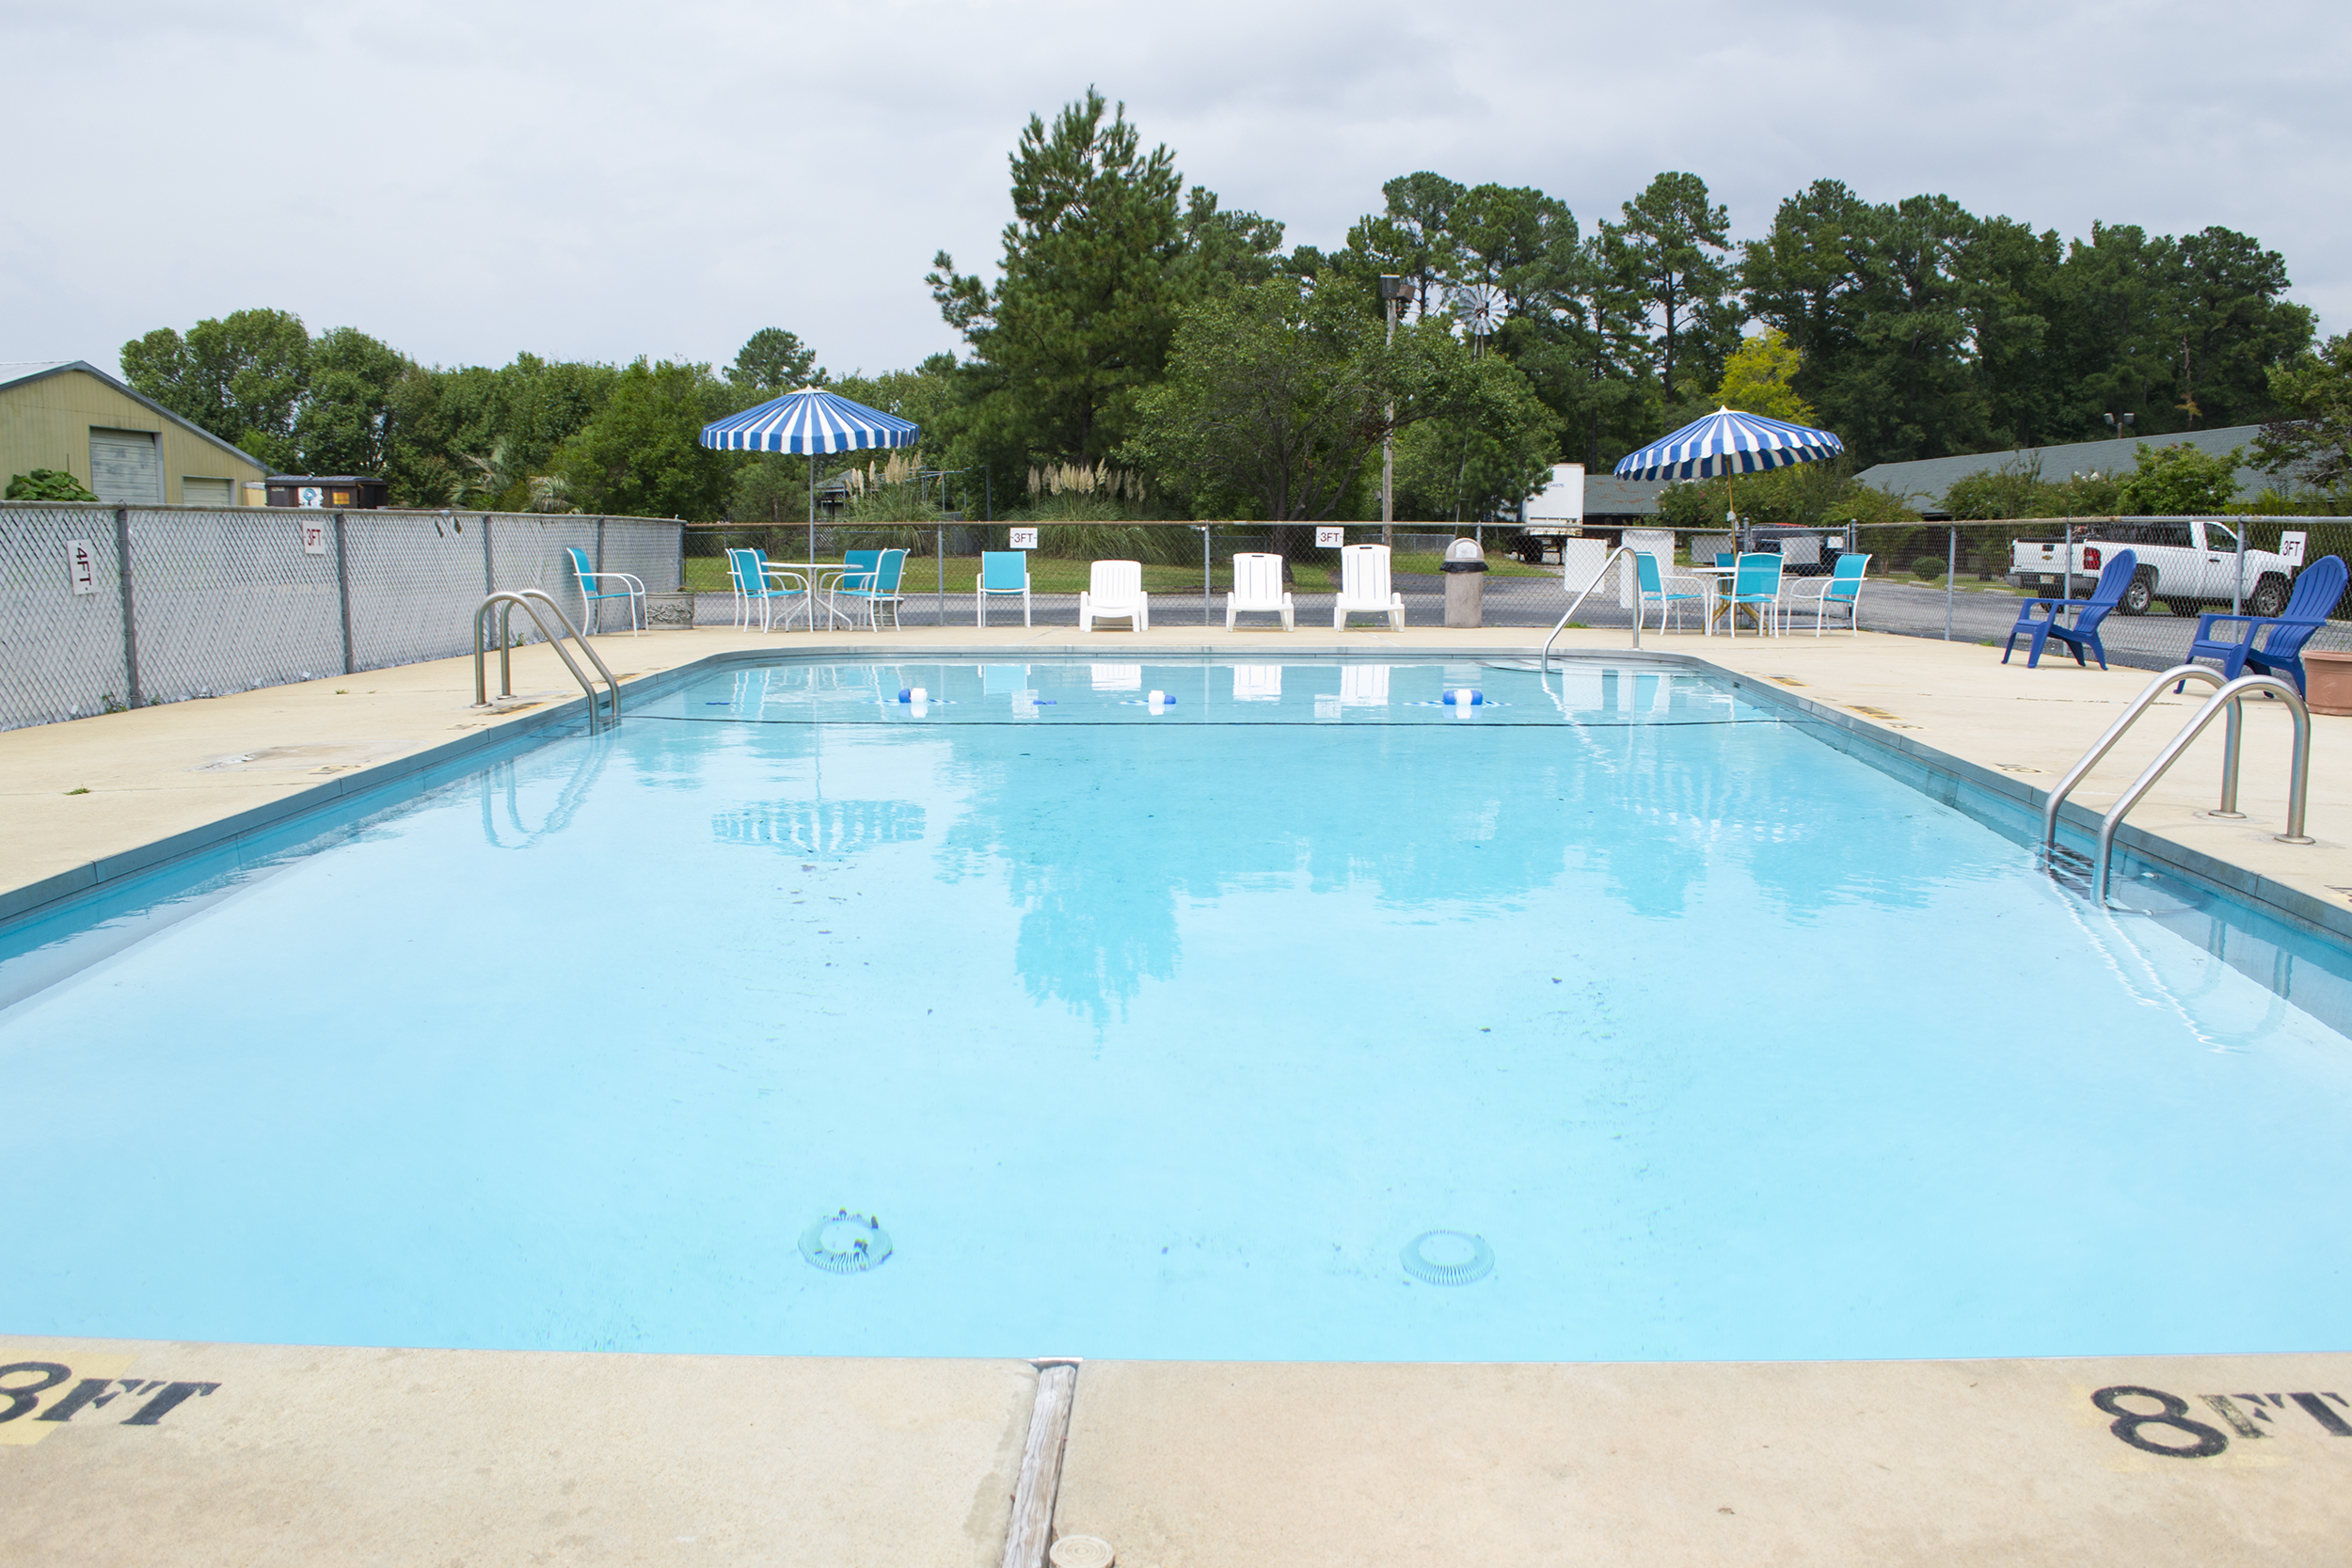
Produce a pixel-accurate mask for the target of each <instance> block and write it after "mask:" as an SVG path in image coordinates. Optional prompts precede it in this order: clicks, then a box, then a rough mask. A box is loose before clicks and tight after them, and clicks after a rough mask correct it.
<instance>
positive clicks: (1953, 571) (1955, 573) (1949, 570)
mask: <svg viewBox="0 0 2352 1568" xmlns="http://www.w3.org/2000/svg"><path fill="white" fill-rule="evenodd" d="M1947 534H1948V535H1949V537H1948V538H1947V541H1946V543H1945V546H1944V641H1947V642H1949V641H1951V640H1952V595H1953V594H1955V593H1957V592H1958V591H1959V589H1960V527H1959V525H1958V524H1954V525H1953V526H1952V527H1951V528H1950V529H1948V530H1947Z"/></svg>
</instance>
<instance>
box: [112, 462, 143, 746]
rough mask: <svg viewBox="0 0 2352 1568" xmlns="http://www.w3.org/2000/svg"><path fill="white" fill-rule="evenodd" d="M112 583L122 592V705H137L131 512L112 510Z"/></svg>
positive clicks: (136, 616)
mask: <svg viewBox="0 0 2352 1568" xmlns="http://www.w3.org/2000/svg"><path fill="white" fill-rule="evenodd" d="M115 581H116V582H117V583H118V584H119V586H120V588H121V590H122V702H123V705H124V706H125V707H137V706H139V705H140V703H139V619H138V608H137V605H136V603H135V600H134V599H133V597H132V594H131V509H130V508H129V507H127V506H118V507H116V508H115Z"/></svg>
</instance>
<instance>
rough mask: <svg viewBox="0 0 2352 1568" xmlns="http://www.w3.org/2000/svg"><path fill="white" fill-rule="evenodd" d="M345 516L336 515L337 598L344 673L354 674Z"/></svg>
mask: <svg viewBox="0 0 2352 1568" xmlns="http://www.w3.org/2000/svg"><path fill="white" fill-rule="evenodd" d="M343 526H344V525H343V515H342V513H340V512H338V513H336V514H335V598H336V600H337V602H338V603H340V604H341V605H342V616H343V673H344V674H346V675H348V674H350V673H352V663H351V555H350V552H349V551H348V550H346V549H345V548H344V547H343Z"/></svg>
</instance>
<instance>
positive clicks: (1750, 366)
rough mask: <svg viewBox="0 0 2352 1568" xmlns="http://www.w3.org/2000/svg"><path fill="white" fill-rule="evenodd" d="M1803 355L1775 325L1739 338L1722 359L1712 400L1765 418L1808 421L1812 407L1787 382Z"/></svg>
mask: <svg viewBox="0 0 2352 1568" xmlns="http://www.w3.org/2000/svg"><path fill="white" fill-rule="evenodd" d="M1803 363H1804V356H1802V355H1800V354H1798V352H1797V351H1796V349H1795V348H1794V347H1793V346H1791V345H1790V343H1789V341H1788V334H1787V333H1785V332H1783V331H1781V330H1780V328H1778V327H1776V326H1768V327H1766V328H1765V329H1764V330H1763V331H1762V332H1760V333H1756V334H1754V335H1752V336H1749V337H1745V338H1742V339H1740V347H1739V348H1738V349H1737V350H1736V351H1734V353H1733V354H1732V356H1731V357H1730V358H1728V359H1726V360H1724V379H1723V381H1722V383H1721V384H1720V385H1719V386H1717V387H1716V388H1715V401H1716V402H1717V403H1719V404H1723V405H1724V406H1726V407H1730V408H1737V409H1740V410H1743V411H1744V412H1746V413H1750V414H1761V415H1763V416H1764V417H1765V418H1766V419H1768V420H1788V421H1789V422H1790V423H1791V424H1803V425H1809V424H1811V423H1812V422H1813V420H1814V417H1815V416H1814V413H1813V410H1812V408H1811V407H1810V406H1809V405H1807V404H1806V403H1805V401H1804V399H1803V398H1802V397H1799V396H1798V395H1797V390H1796V388H1795V387H1794V386H1792V385H1791V383H1792V382H1794V381H1795V379H1796V374H1797V370H1798V367H1799V366H1800V365H1802V364H1803Z"/></svg>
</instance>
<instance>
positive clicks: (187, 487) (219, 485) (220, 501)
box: [180, 474, 232, 506]
mask: <svg viewBox="0 0 2352 1568" xmlns="http://www.w3.org/2000/svg"><path fill="white" fill-rule="evenodd" d="M231 499H232V498H231V497H230V494H229V482H228V481H227V480H225V479H199V478H198V477H197V476H196V475H194V474H182V475H181V476H180V501H181V504H182V505H183V506H227V505H229V504H230V500H231Z"/></svg>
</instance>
